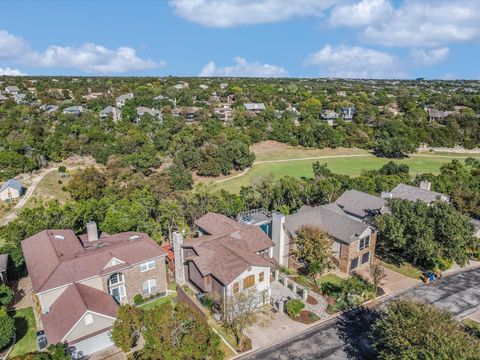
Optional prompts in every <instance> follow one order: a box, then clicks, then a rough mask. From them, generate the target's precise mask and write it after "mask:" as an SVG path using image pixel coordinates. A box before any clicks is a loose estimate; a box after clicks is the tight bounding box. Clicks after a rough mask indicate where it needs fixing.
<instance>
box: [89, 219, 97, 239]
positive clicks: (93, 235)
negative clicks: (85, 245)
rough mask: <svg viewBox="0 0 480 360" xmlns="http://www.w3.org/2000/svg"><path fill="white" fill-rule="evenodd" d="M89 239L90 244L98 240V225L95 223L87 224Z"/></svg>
mask: <svg viewBox="0 0 480 360" xmlns="http://www.w3.org/2000/svg"><path fill="white" fill-rule="evenodd" d="M87 238H88V241H89V242H90V241H96V240H98V230H97V223H96V222H95V221H89V222H87Z"/></svg>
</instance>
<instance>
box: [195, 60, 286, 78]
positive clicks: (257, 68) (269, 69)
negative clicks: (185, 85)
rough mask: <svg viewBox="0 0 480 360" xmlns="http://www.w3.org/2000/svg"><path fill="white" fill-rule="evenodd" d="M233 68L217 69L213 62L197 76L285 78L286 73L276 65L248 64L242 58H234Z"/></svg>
mask: <svg viewBox="0 0 480 360" xmlns="http://www.w3.org/2000/svg"><path fill="white" fill-rule="evenodd" d="M233 61H234V65H233V66H222V67H217V66H216V65H215V63H214V62H213V61H211V62H209V63H208V64H206V65H205V66H204V67H203V68H202V70H201V71H200V74H199V76H205V77H210V76H227V77H228V76H238V77H287V76H288V71H287V70H286V69H285V68H283V67H281V66H277V65H269V64H261V63H259V62H256V61H255V62H251V63H249V62H248V61H247V60H245V59H244V58H242V57H236V58H235V59H234V60H233Z"/></svg>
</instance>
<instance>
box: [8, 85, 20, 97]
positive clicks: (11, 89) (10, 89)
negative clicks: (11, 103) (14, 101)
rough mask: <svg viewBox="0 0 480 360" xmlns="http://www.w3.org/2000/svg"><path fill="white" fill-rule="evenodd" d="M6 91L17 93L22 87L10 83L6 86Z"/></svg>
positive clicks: (12, 93) (11, 93)
mask: <svg viewBox="0 0 480 360" xmlns="http://www.w3.org/2000/svg"><path fill="white" fill-rule="evenodd" d="M5 92H6V93H7V94H10V95H15V94H18V93H19V92H20V89H19V88H18V87H17V86H15V85H10V86H7V87H5Z"/></svg>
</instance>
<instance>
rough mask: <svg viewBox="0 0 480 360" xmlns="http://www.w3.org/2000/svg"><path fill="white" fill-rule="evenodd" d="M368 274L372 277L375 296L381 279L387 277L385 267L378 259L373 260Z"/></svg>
mask: <svg viewBox="0 0 480 360" xmlns="http://www.w3.org/2000/svg"><path fill="white" fill-rule="evenodd" d="M370 276H371V278H372V282H373V286H374V287H375V296H376V295H377V292H378V286H379V285H380V284H381V282H382V280H383V279H385V278H386V277H387V274H386V273H385V269H384V268H383V266H382V265H380V263H379V262H378V261H373V262H372V263H371V264H370Z"/></svg>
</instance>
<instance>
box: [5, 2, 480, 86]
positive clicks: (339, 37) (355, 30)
mask: <svg viewBox="0 0 480 360" xmlns="http://www.w3.org/2000/svg"><path fill="white" fill-rule="evenodd" d="M479 3H480V0H395V1H394V0H75V1H73V0H41V1H39V0H28V1H27V0H3V1H2V11H1V12H0V74H2V73H3V74H22V73H23V74H28V75H159V76H164V75H178V76H191V75H194V76H195V75H204V76H266V77H269V76H270V77H284V76H290V77H326V76H330V77H354V78H357V77H360V78H416V77H426V78H435V79H440V78H446V79H449V78H452V79H455V78H464V79H465V78H466V79H479V78H480V69H479V67H478V56H479V55H480V43H479V40H480V6H479V5H480V4H479Z"/></svg>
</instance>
